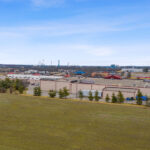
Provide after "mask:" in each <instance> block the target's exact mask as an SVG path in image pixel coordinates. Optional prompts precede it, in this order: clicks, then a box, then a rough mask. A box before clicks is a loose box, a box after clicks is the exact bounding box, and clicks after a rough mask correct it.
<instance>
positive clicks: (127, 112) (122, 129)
mask: <svg viewBox="0 0 150 150" xmlns="http://www.w3.org/2000/svg"><path fill="white" fill-rule="evenodd" d="M0 150H150V108H147V107H143V106H142V107H137V106H128V105H115V104H114V105H113V104H96V103H89V102H80V101H69V100H50V99H48V98H47V99H46V98H36V97H28V96H15V95H6V94H1V95H0Z"/></svg>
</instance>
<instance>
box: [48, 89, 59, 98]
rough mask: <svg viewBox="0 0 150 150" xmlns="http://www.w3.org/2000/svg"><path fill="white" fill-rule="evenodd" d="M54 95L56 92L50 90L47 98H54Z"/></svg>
mask: <svg viewBox="0 0 150 150" xmlns="http://www.w3.org/2000/svg"><path fill="white" fill-rule="evenodd" d="M56 93H57V92H56V91H54V90H50V91H49V93H48V94H49V97H51V98H54V97H56Z"/></svg>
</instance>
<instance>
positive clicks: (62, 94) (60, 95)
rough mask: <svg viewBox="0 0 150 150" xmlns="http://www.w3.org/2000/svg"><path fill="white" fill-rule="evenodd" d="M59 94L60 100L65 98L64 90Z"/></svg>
mask: <svg viewBox="0 0 150 150" xmlns="http://www.w3.org/2000/svg"><path fill="white" fill-rule="evenodd" d="M58 94H59V98H64V92H63V90H62V89H60V90H59V92H58Z"/></svg>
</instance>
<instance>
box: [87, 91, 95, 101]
mask: <svg viewBox="0 0 150 150" xmlns="http://www.w3.org/2000/svg"><path fill="white" fill-rule="evenodd" d="M88 99H89V100H90V101H93V99H94V97H93V95H92V92H91V91H90V92H89V96H88Z"/></svg>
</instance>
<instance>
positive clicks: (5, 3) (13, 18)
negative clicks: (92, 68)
mask: <svg viewBox="0 0 150 150" xmlns="http://www.w3.org/2000/svg"><path fill="white" fill-rule="evenodd" d="M58 59H60V61H61V64H63V65H67V63H69V64H70V65H97V66H100V65H110V64H118V65H150V1H149V0H0V63H3V64H4V63H6V64H35V65H37V64H38V63H40V62H44V63H45V64H47V65H49V64H51V61H52V64H57V61H58Z"/></svg>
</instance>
